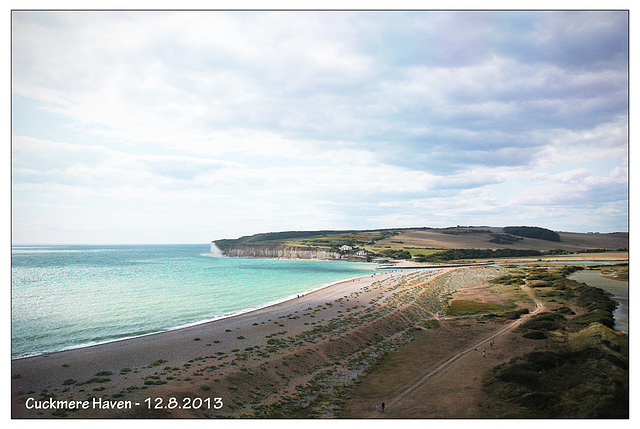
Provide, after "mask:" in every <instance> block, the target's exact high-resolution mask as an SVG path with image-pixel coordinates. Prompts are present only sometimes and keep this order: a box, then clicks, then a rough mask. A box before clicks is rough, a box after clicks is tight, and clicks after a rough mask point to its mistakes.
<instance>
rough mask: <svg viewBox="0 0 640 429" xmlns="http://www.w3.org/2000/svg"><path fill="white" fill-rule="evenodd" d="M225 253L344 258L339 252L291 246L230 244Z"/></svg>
mask: <svg viewBox="0 0 640 429" xmlns="http://www.w3.org/2000/svg"><path fill="white" fill-rule="evenodd" d="M225 254H226V255H227V256H231V257H240V258H282V259H342V255H341V254H340V253H338V252H331V251H328V250H322V249H314V248H303V247H289V246H230V248H229V249H227V250H226V252H225Z"/></svg>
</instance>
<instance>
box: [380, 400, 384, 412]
mask: <svg viewBox="0 0 640 429" xmlns="http://www.w3.org/2000/svg"><path fill="white" fill-rule="evenodd" d="M380 408H381V409H382V412H383V413H384V402H383V403H382V404H380Z"/></svg>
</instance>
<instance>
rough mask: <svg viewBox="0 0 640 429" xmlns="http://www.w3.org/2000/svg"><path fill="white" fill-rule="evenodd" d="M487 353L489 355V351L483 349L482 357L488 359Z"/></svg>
mask: <svg viewBox="0 0 640 429" xmlns="http://www.w3.org/2000/svg"><path fill="white" fill-rule="evenodd" d="M486 353H487V349H486V348H483V349H482V357H487V356H486Z"/></svg>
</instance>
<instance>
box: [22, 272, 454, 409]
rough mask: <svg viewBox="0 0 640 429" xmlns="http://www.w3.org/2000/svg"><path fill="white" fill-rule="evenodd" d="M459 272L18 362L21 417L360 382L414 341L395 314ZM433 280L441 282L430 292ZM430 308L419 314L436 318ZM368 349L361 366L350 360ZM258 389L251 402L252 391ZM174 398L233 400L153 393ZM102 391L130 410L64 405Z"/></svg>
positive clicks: (392, 277) (310, 298)
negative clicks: (373, 363) (383, 358)
mask: <svg viewBox="0 0 640 429" xmlns="http://www.w3.org/2000/svg"><path fill="white" fill-rule="evenodd" d="M449 270H450V269H437V270H402V272H400V271H392V272H388V271H386V272H382V273H376V274H374V275H371V276H366V277H362V278H358V279H355V280H348V281H343V282H339V283H336V284H333V285H330V286H327V287H325V288H323V289H320V290H317V291H314V292H311V293H308V294H306V295H304V296H301V297H299V298H294V299H292V300H289V301H286V302H282V303H279V304H276V305H272V306H270V307H266V308H262V309H258V310H255V311H251V312H248V313H244V314H240V315H236V316H233V317H228V318H225V319H220V320H217V321H213V322H208V323H204V324H200V325H195V326H191V327H186V328H182V329H177V330H173V331H168V332H162V333H158V334H152V335H147V336H143V337H138V338H132V339H127V340H122V341H116V342H111V343H106V344H101V345H95V346H91V347H85V348H80V349H74V350H68V351H62V352H56V353H51V354H48V355H40V356H35V357H29V358H23V359H17V360H13V361H12V383H11V384H12V387H11V392H12V416H13V417H16V418H19V417H49V416H51V414H52V408H53V411H57V412H58V415H66V416H69V417H105V418H109V417H144V416H149V417H154V416H167V415H171V416H174V417H210V416H213V417H215V416H227V415H229V416H236V415H239V414H241V413H242V412H248V410H249V408H250V407H249V405H255V404H256V403H265V404H266V403H269V402H271V401H274V400H277V399H279V398H281V397H283V396H284V395H286V394H287V392H290V393H295V390H296V386H300V385H302V384H304V383H306V382H309V381H310V380H312V379H313V378H314V377H318V376H322V375H323V374H324V373H326V372H330V373H331V374H332V376H336V374H335V373H336V372H338V373H339V374H338V376H342V377H344V378H345V380H347V379H351V378H353V377H354V376H355V375H357V373H358V371H361V370H362V369H364V368H365V367H366V366H367V362H365V361H366V359H367V358H369V359H374V358H375V357H376V356H377V355H378V354H382V353H384V351H385V350H386V349H387V348H389V347H393V345H394V344H395V343H402V342H403V341H406V340H403V339H402V335H403V333H404V331H405V330H406V328H407V327H408V326H412V325H414V324H415V321H412V320H404V321H403V322H400V323H399V324H398V323H396V324H397V325H398V326H393V325H394V323H390V321H391V319H390V318H393V317H394V315H396V314H398V313H399V312H401V311H402V312H404V311H405V310H406V309H407V308H409V307H411V306H414V305H415V304H416V300H418V299H419V298H421V297H422V298H421V299H425V300H434V299H435V301H437V300H438V297H439V296H442V295H443V294H444V293H445V288H444V285H443V284H442V282H440V283H438V282H434V279H435V278H438V277H439V276H441V275H442V274H443V273H446V272H448V271H449ZM427 284H429V285H431V286H430V287H431V288H432V289H433V290H432V291H430V292H429V293H430V295H429V297H428V299H427V296H426V295H425V294H424V292H425V291H427V290H430V289H429V288H428V287H425V285H427ZM418 286H419V287H418ZM382 304H384V305H382ZM434 310H435V308H434ZM421 311H422V312H423V313H424V314H422V315H421V316H420V317H419V318H424V317H432V316H433V315H432V314H429V313H428V310H427V311H425V309H424V308H423V309H422V310H421ZM96 317H100V316H99V315H96ZM406 317H407V316H406V315H404V316H403V318H405V319H406ZM396 322H397V321H396ZM360 355H363V356H365V357H362V358H360V357H359V358H358V359H360V361H361V362H360V364H359V365H358V364H353V363H352V364H350V363H349V362H348V361H349V360H350V359H353V358H354V357H356V356H360ZM258 386H262V389H260V390H259V393H253V396H254V397H255V398H254V400H253V401H247V392H248V391H249V390H252V389H259V387H258ZM267 386H268V388H269V389H270V390H269V391H266V387H267ZM298 388H299V387H298ZM171 397H176V398H181V399H180V401H182V400H184V398H187V399H186V401H191V399H193V398H221V400H219V401H220V403H221V404H223V406H222V407H221V408H219V409H214V408H213V405H211V406H209V407H208V408H209V409H206V407H205V408H200V409H189V407H182V406H181V407H179V408H178V407H176V408H174V409H172V410H167V409H164V408H161V409H155V407H152V409H148V408H149V402H150V401H151V400H153V401H156V399H155V398H162V401H163V404H166V401H168V400H169V399H168V398H171ZM29 398H32V399H29ZM94 398H99V399H100V400H103V399H104V400H109V401H113V403H115V402H116V401H122V402H123V403H125V405H128V406H129V407H130V408H128V409H123V410H111V409H109V410H105V409H101V408H99V409H97V407H99V406H101V404H100V403H97V405H96V404H94V403H93V402H92V403H91V404H90V406H89V407H88V409H80V410H75V409H72V410H68V407H67V410H68V411H67V410H65V409H64V407H63V409H62V411H60V410H59V409H58V408H57V406H58V405H72V406H73V405H74V403H72V401H76V402H77V401H93V399H94ZM151 398H153V399H151ZM256 398H257V399H256ZM44 400H47V401H48V402H46V403H44ZM145 400H146V401H145ZM39 401H40V402H39ZM52 401H60V402H55V403H54V404H53V405H52ZM65 401H68V403H67V402H65ZM128 401H131V402H128ZM158 401H160V400H158ZM43 403H44V405H43ZM251 403H253V404H251ZM136 404H139V405H136ZM163 406H164V405H163ZM38 407H40V408H38ZM42 407H44V408H45V409H42ZM46 407H49V408H46ZM180 408H181V409H180Z"/></svg>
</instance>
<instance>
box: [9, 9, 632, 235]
mask: <svg viewBox="0 0 640 429" xmlns="http://www.w3.org/2000/svg"><path fill="white" fill-rule="evenodd" d="M628 18H629V16H628V12H626V11H590V12H588V11H547V12H544V11H391V10H386V11H280V12H278V11H251V12H248V11H236V12H224V11H173V12H168V11H167V12H160V11H48V12H46V11H13V12H12V13H11V26H12V29H11V56H12V61H11V81H12V85H11V140H12V142H11V167H12V169H11V223H12V242H13V243H15V244H20V243H23V244H26V243H32V244H35V243H43V244H47V243H78V244H82V243H87V244H88V243H105V244H106V243H208V242H209V241H211V240H215V239H221V238H237V237H239V236H243V235H249V234H254V233H259V232H269V231H289V230H319V229H336V230H343V229H376V228H400V227H448V226H456V225H484V226H509V225H529V226H540V227H545V228H550V229H553V230H556V231H574V232H594V231H599V232H614V231H628V228H629V183H628V176H629V172H628V166H629V158H628V157H629V130H628V128H629V108H628V106H629V74H628V71H629V55H628V50H629V26H628Z"/></svg>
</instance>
